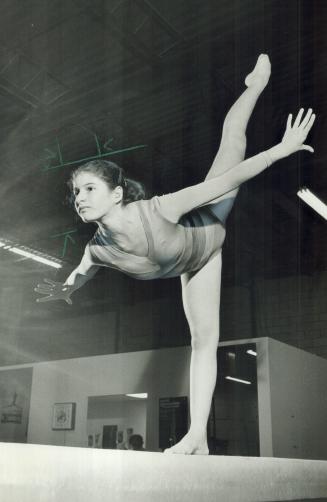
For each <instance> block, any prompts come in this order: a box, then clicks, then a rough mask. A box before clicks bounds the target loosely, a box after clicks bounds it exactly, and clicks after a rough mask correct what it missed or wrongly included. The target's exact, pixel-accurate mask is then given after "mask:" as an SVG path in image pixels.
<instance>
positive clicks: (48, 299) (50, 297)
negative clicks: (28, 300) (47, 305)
mask: <svg viewBox="0 0 327 502" xmlns="http://www.w3.org/2000/svg"><path fill="white" fill-rule="evenodd" d="M52 299H53V296H45V297H44V298H37V299H36V301H37V303H43V302H49V301H50V300H52Z"/></svg>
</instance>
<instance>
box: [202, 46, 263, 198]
mask: <svg viewBox="0 0 327 502" xmlns="http://www.w3.org/2000/svg"><path fill="white" fill-rule="evenodd" d="M270 72H271V67H270V61H269V58H268V56H266V55H264V54H261V55H260V56H259V58H258V61H257V64H256V65H255V67H254V69H253V71H252V72H251V73H250V74H249V75H248V76H247V77H246V79H245V84H246V86H247V89H246V90H245V91H244V92H243V94H241V96H240V97H239V98H238V99H237V101H236V102H235V103H234V104H233V106H232V107H231V109H230V110H229V112H228V113H227V115H226V118H225V121H224V126H223V132H222V138H221V143H220V146H219V150H218V153H217V155H216V157H215V159H214V161H213V164H212V166H211V168H210V170H209V172H208V174H207V176H206V179H210V178H215V177H216V176H220V175H221V174H223V173H224V172H226V171H228V170H229V169H231V168H232V167H234V166H236V165H237V164H239V163H240V162H242V160H244V155H245V149H246V136H245V133H246V128H247V124H248V121H249V119H250V117H251V114H252V111H253V109H254V107H255V104H256V102H257V100H258V98H259V96H260V94H261V93H262V91H263V90H264V88H265V87H266V85H267V83H268V81H269V77H270ZM237 191H238V189H235V190H233V191H231V192H229V193H228V194H224V195H222V196H221V197H219V198H218V199H216V201H214V202H217V201H219V200H223V199H225V198H230V197H235V196H236V194H237Z"/></svg>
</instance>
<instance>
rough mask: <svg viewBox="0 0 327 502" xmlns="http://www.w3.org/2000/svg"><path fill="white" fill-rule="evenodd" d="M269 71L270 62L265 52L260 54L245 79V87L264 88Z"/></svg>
mask: <svg viewBox="0 0 327 502" xmlns="http://www.w3.org/2000/svg"><path fill="white" fill-rule="evenodd" d="M270 73H271V64H270V61H269V57H268V56H267V54H260V56H259V57H258V61H257V64H256V65H255V67H254V69H253V71H252V72H251V73H249V75H248V76H247V77H246V79H245V85H246V86H247V87H252V86H253V87H257V88H259V89H261V90H262V89H264V88H265V87H266V85H267V84H268V81H269V77H270Z"/></svg>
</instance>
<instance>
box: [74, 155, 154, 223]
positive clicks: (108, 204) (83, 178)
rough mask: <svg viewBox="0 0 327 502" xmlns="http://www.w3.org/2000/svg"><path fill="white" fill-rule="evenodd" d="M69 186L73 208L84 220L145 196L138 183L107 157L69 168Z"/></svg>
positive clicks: (102, 214) (107, 212) (95, 218)
mask: <svg viewBox="0 0 327 502" xmlns="http://www.w3.org/2000/svg"><path fill="white" fill-rule="evenodd" d="M68 186H69V188H70V190H71V193H72V200H73V202H74V205H75V209H76V211H77V213H78V214H79V216H80V217H81V219H82V220H83V221H85V222H90V221H97V220H98V219H100V218H101V217H102V216H104V215H108V214H110V211H111V210H112V209H114V208H115V207H117V206H119V205H120V206H124V205H126V204H129V203H131V202H135V201H137V200H140V199H144V198H145V191H144V187H143V185H142V184H141V183H139V182H137V181H134V180H131V179H129V178H126V177H125V173H124V170H123V169H122V168H121V167H119V166H118V165H117V164H115V163H114V162H109V161H108V160H93V161H91V162H88V163H87V164H83V165H81V166H80V167H78V168H77V169H75V171H73V172H72V174H71V177H70V180H69V182H68Z"/></svg>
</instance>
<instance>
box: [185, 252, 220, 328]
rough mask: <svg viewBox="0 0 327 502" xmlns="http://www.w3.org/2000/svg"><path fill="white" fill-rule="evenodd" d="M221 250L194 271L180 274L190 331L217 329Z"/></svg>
mask: <svg viewBox="0 0 327 502" xmlns="http://www.w3.org/2000/svg"><path fill="white" fill-rule="evenodd" d="M221 266H222V257H221V250H220V251H219V253H218V254H216V255H215V256H213V257H212V258H210V260H209V261H208V262H207V263H206V264H205V265H204V266H203V267H202V268H201V269H200V270H197V271H196V272H188V273H186V274H183V275H182V276H181V282H182V295H183V305H184V311H185V315H186V318H187V321H188V323H189V326H190V330H191V333H193V332H194V331H199V330H200V331H201V330H205V331H206V333H209V332H212V330H213V329H214V331H215V332H217V335H218V330H219V306H220V290H221Z"/></svg>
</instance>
